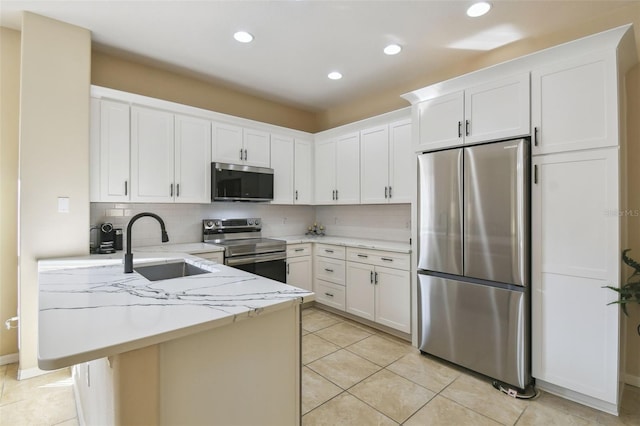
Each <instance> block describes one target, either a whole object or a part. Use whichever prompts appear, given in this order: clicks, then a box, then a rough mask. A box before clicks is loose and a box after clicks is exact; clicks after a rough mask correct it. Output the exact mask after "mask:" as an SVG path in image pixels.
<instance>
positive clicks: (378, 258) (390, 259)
mask: <svg viewBox="0 0 640 426" xmlns="http://www.w3.org/2000/svg"><path fill="white" fill-rule="evenodd" d="M410 259H411V256H410V255H409V254H408V253H396V252H393V251H382V250H371V249H359V248H353V247H349V248H347V260H349V261H351V262H360V263H367V264H369V265H375V266H384V267H387V268H395V269H403V270H406V271H408V270H409V269H410V266H409V263H410Z"/></svg>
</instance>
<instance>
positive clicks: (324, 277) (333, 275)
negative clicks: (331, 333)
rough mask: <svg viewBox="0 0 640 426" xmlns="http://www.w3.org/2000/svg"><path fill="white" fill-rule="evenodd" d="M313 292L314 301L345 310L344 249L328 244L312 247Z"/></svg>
mask: <svg viewBox="0 0 640 426" xmlns="http://www.w3.org/2000/svg"><path fill="white" fill-rule="evenodd" d="M314 252H315V255H314V271H315V274H314V280H313V291H314V293H315V294H316V301H318V302H319V303H322V304H324V305H327V306H330V307H332V308H335V309H338V310H341V311H344V309H345V260H344V259H345V248H344V247H342V246H334V245H330V244H315V246H314Z"/></svg>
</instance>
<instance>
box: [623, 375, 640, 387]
mask: <svg viewBox="0 0 640 426" xmlns="http://www.w3.org/2000/svg"><path fill="white" fill-rule="evenodd" d="M624 382H625V383H626V384H628V385H631V386H635V387H637V388H640V376H634V375H631V374H629V373H627V374H625V375H624Z"/></svg>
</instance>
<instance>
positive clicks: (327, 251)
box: [324, 249, 333, 253]
mask: <svg viewBox="0 0 640 426" xmlns="http://www.w3.org/2000/svg"><path fill="white" fill-rule="evenodd" d="M324 252H325V253H333V250H329V249H324Z"/></svg>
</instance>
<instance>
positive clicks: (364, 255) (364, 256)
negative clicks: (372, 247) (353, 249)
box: [358, 254, 369, 259]
mask: <svg viewBox="0 0 640 426" xmlns="http://www.w3.org/2000/svg"><path fill="white" fill-rule="evenodd" d="M358 257H363V258H365V259H366V258H368V257H369V256H367V255H366V254H358Z"/></svg>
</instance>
